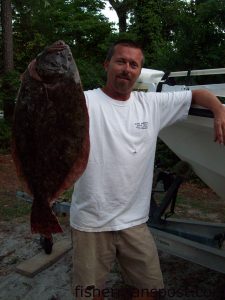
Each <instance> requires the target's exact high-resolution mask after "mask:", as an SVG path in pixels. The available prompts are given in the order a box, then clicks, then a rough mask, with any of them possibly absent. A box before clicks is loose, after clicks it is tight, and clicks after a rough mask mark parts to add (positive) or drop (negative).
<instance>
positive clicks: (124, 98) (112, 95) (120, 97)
mask: <svg viewBox="0 0 225 300" xmlns="http://www.w3.org/2000/svg"><path fill="white" fill-rule="evenodd" d="M102 91H103V92H104V93H105V94H106V95H107V96H109V97H110V98H112V99H115V100H118V101H127V100H128V99H129V98H130V93H125V94H123V93H119V92H116V91H115V92H113V91H110V90H109V89H108V88H107V87H105V86H104V87H103V88H102Z"/></svg>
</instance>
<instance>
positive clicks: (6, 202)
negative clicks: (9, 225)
mask: <svg viewBox="0 0 225 300" xmlns="http://www.w3.org/2000/svg"><path fill="white" fill-rule="evenodd" d="M30 210H31V205H30V204H29V203H26V202H23V201H20V200H19V199H17V198H16V196H15V195H13V194H10V193H9V194H7V193H2V192H0V220H2V221H10V220H14V219H15V218H16V219H18V220H20V219H21V221H22V220H24V217H27V215H28V214H30Z"/></svg>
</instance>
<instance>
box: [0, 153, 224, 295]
mask: <svg viewBox="0 0 225 300" xmlns="http://www.w3.org/2000/svg"><path fill="white" fill-rule="evenodd" d="M20 188H21V187H20V184H19V182H18V180H17V177H16V174H15V169H14V166H13V162H12V158H11V156H10V155H0V218H1V219H0V245H1V247H0V300H6V299H7V300H20V299H21V300H22V299H23V300H28V299H29V300H30V299H32V300H54V299H60V300H71V299H73V297H72V294H71V290H70V285H71V270H72V262H71V251H70V252H68V253H67V254H66V255H64V256H63V257H62V258H61V259H60V260H59V261H57V262H56V263H55V264H53V265H52V266H51V267H49V268H47V269H46V270H44V271H42V272H40V273H39V274H37V275H36V276H34V277H33V278H28V277H26V276H23V275H21V274H19V273H17V272H16V270H15V268H16V266H17V265H18V264H19V263H20V262H22V261H24V260H26V259H28V258H30V257H33V256H34V255H35V254H37V253H39V252H40V251H42V249H41V247H40V243H39V236H38V235H32V234H31V232H30V224H29V205H27V204H23V203H22V202H21V200H18V199H17V198H16V197H15V193H16V191H17V190H20ZM193 199H194V200H193ZM209 199H210V201H209ZM176 214H177V215H176V216H178V217H183V216H185V217H186V218H195V219H201V220H211V221H216V222H223V223H224V222H225V208H224V204H223V202H222V201H221V200H220V199H219V198H218V197H217V196H216V195H215V194H214V193H213V192H212V191H211V190H210V189H208V188H206V187H204V186H199V185H196V184H190V183H188V184H187V183H186V184H183V185H182V187H181V189H180V192H179V195H178V205H177V208H176ZM60 221H61V224H62V226H63V229H64V233H63V234H61V235H55V236H54V240H58V239H62V238H65V237H67V238H68V237H70V228H69V220H68V216H65V217H60ZM159 255H160V262H161V267H162V271H163V275H164V282H165V288H166V290H165V293H166V297H165V299H174V300H178V299H183V300H186V299H193V300H194V299H198V300H200V299H202V300H203V299H204V300H225V274H221V273H218V272H215V271H212V270H209V269H207V268H205V267H202V266H199V265H197V264H193V263H190V262H188V261H185V260H183V259H179V258H177V257H174V256H171V255H169V254H166V253H163V252H159ZM224 263H225V262H224ZM120 284H121V278H120V275H119V272H118V268H117V266H115V267H114V268H113V270H112V272H111V273H110V274H109V278H108V280H107V287H108V288H109V289H110V288H114V287H117V286H118V285H120ZM108 299H110V300H112V299H116V297H114V298H113V297H108ZM121 299H122V298H121Z"/></svg>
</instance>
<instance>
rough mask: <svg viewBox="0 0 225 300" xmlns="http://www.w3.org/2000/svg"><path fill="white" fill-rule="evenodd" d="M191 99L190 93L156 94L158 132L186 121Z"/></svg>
mask: <svg viewBox="0 0 225 300" xmlns="http://www.w3.org/2000/svg"><path fill="white" fill-rule="evenodd" d="M191 99H192V92H191V91H182V92H168V93H156V101H157V106H158V111H159V130H161V129H163V128H164V127H166V126H169V125H172V124H173V123H175V122H178V121H182V120H184V119H186V118H187V116H188V111H189V109H190V105H191Z"/></svg>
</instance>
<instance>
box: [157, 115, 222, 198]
mask: <svg viewBox="0 0 225 300" xmlns="http://www.w3.org/2000/svg"><path fill="white" fill-rule="evenodd" d="M159 137H160V139H162V141H163V142H164V143H165V144H167V146H168V147H169V148H170V149H171V150H172V151H173V152H174V153H175V154H176V155H177V156H178V157H179V158H180V159H181V160H183V161H186V162H188V163H189V164H190V165H191V166H192V169H193V171H194V172H195V173H196V174H197V175H198V176H199V177H200V178H201V179H202V181H204V182H205V183H206V184H207V185H208V186H209V187H210V188H212V190H214V192H215V193H216V194H217V195H218V196H219V197H221V198H222V199H224V200H225V147H224V146H223V145H219V144H218V143H215V142H214V129H213V118H207V117H200V116H190V115H189V116H188V118H187V119H186V120H185V121H182V122H178V123H176V124H174V125H172V126H169V127H167V128H165V129H163V130H162V131H161V132H160V134H159Z"/></svg>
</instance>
